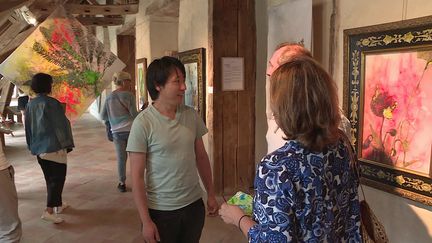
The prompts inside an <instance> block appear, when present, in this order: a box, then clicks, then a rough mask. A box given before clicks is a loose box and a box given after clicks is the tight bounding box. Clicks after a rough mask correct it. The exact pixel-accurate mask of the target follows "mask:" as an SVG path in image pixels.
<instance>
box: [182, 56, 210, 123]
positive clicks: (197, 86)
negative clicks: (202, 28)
mask: <svg viewBox="0 0 432 243" xmlns="http://www.w3.org/2000/svg"><path fill="white" fill-rule="evenodd" d="M178 58H179V60H180V61H181V62H182V63H183V64H184V66H185V69H186V79H185V82H186V91H185V96H184V103H185V105H187V106H190V107H193V108H194V109H195V110H196V111H197V112H198V113H199V114H200V116H201V117H202V119H203V121H204V122H205V120H206V119H205V118H206V117H205V116H206V113H205V87H206V84H205V78H206V76H205V66H206V62H205V49H204V48H198V49H193V50H189V51H185V52H179V53H178Z"/></svg>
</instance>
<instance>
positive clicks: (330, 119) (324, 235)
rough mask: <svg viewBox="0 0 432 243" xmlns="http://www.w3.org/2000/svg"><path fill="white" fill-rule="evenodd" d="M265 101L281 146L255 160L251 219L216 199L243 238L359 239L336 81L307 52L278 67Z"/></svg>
mask: <svg viewBox="0 0 432 243" xmlns="http://www.w3.org/2000/svg"><path fill="white" fill-rule="evenodd" d="M270 96H271V98H270V103H271V109H272V111H273V113H274V116H275V120H276V123H277V124H278V126H279V127H280V128H281V130H282V131H283V132H284V134H285V137H284V139H285V140H286V143H285V145H283V146H282V147H281V148H279V149H277V150H276V151H274V152H272V153H270V154H268V155H267V156H265V157H264V158H263V159H262V160H261V162H260V163H259V164H258V169H257V172H256V177H255V195H254V202H253V216H252V218H250V217H248V216H246V215H245V214H244V212H243V211H242V210H241V209H240V208H239V207H238V206H234V205H228V204H223V205H222V206H221V209H220V210H219V214H220V215H221V217H222V219H223V220H224V221H225V222H226V223H229V224H234V225H236V226H238V227H239V228H240V230H241V231H242V232H243V233H244V234H245V235H246V236H247V237H248V238H249V242H360V241H361V236H360V211H359V209H360V205H359V200H358V191H357V189H358V183H359V182H358V178H357V176H356V173H355V171H354V170H353V169H352V168H351V167H350V153H349V148H348V146H350V145H349V142H347V138H346V137H345V135H344V133H343V132H342V131H340V130H339V129H338V125H339V123H340V119H341V118H340V113H339V108H338V107H339V106H338V98H337V89H336V85H335V83H334V82H333V80H332V79H331V77H330V76H329V75H328V74H327V72H326V71H325V70H324V69H323V68H322V67H321V66H320V65H319V64H318V63H317V62H316V61H314V60H313V59H312V58H310V57H306V56H302V57H294V58H293V59H292V60H289V61H288V62H286V63H284V64H282V65H281V66H280V67H278V68H277V69H276V70H275V71H274V73H273V74H272V76H271V80H270Z"/></svg>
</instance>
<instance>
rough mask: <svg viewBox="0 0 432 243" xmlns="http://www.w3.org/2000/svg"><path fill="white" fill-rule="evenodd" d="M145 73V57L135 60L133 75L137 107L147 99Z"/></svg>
mask: <svg viewBox="0 0 432 243" xmlns="http://www.w3.org/2000/svg"><path fill="white" fill-rule="evenodd" d="M146 73H147V58H140V59H137V60H136V61H135V77H136V89H135V90H136V98H137V101H136V104H137V106H138V109H141V107H142V105H143V104H144V103H145V102H146V101H148V96H147V86H146Z"/></svg>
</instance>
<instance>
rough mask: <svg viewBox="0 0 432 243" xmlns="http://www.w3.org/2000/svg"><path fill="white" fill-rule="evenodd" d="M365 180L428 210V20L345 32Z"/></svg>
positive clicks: (348, 105) (431, 114) (431, 168)
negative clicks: (417, 203) (418, 203)
mask: <svg viewBox="0 0 432 243" xmlns="http://www.w3.org/2000/svg"><path fill="white" fill-rule="evenodd" d="M344 33H345V46H346V47H347V48H345V50H346V51H347V52H346V53H345V62H344V65H345V72H344V75H345V78H344V80H345V83H344V91H345V93H344V107H345V110H347V111H348V117H349V119H350V121H351V125H352V127H351V132H352V134H351V135H352V136H351V141H352V142H353V144H354V145H355V146H356V149H357V152H358V158H359V161H360V164H361V174H362V182H363V183H365V184H367V185H370V186H373V187H376V188H379V189H383V190H386V191H388V192H391V193H395V194H398V195H401V196H404V197H407V198H410V199H413V200H416V201H420V202H422V203H425V204H427V205H432V136H431V134H432V126H431V125H430V124H431V122H432V65H431V64H432V18H430V17H427V18H421V19H414V20H409V21H405V22H402V23H401V22H397V23H390V24H384V25H379V26H371V27H362V28H357V29H350V30H345V32H344Z"/></svg>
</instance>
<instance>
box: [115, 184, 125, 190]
mask: <svg viewBox="0 0 432 243" xmlns="http://www.w3.org/2000/svg"><path fill="white" fill-rule="evenodd" d="M117 189H118V190H119V192H126V184H123V183H119V184H118V185H117Z"/></svg>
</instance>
